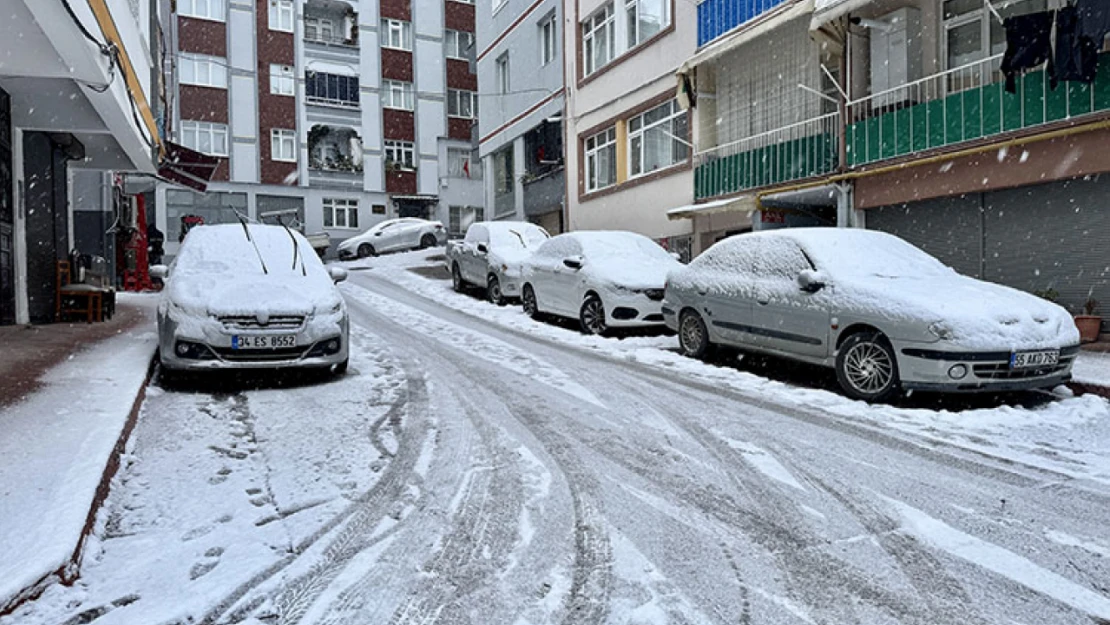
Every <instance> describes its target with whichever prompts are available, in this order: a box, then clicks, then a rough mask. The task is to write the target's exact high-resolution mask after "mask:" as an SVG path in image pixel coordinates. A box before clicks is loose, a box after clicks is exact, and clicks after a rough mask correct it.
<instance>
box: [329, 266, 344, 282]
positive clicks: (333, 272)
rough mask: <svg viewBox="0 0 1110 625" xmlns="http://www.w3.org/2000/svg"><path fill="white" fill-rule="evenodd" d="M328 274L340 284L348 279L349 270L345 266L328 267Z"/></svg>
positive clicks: (333, 280)
mask: <svg viewBox="0 0 1110 625" xmlns="http://www.w3.org/2000/svg"><path fill="white" fill-rule="evenodd" d="M328 275H329V276H331V281H332V282H334V283H336V284H339V283H340V282H343V281H344V280H346V279H347V270H346V269H344V268H343V267H328Z"/></svg>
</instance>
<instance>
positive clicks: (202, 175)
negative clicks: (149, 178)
mask: <svg viewBox="0 0 1110 625" xmlns="http://www.w3.org/2000/svg"><path fill="white" fill-rule="evenodd" d="M165 147H166V155H165V157H164V158H163V159H162V163H161V164H160V165H159V166H158V177H159V178H164V179H166V180H169V181H170V182H176V183H177V184H180V185H184V186H186V187H189V188H190V189H195V190H197V191H200V192H201V193H204V192H205V191H207V190H208V183H209V182H210V181H211V180H212V176H214V175H215V174H216V168H217V167H219V166H220V159H219V158H217V157H215V156H208V155H207V154H201V153H200V152H197V151H196V150H190V149H189V148H187V147H185V146H183V145H179V144H177V143H174V142H172V141H166V142H165Z"/></svg>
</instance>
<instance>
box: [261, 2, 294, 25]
mask: <svg viewBox="0 0 1110 625" xmlns="http://www.w3.org/2000/svg"><path fill="white" fill-rule="evenodd" d="M269 2H270V19H269V20H268V24H269V27H270V30H276V31H279V32H283V33H291V32H293V23H294V21H295V19H296V9H295V8H294V7H293V0H269Z"/></svg>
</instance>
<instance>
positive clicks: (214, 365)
mask: <svg viewBox="0 0 1110 625" xmlns="http://www.w3.org/2000/svg"><path fill="white" fill-rule="evenodd" d="M151 274H152V275H153V276H154V277H160V278H162V279H164V280H165V281H166V287H165V289H164V290H163V292H162V299H161V301H160V302H159V305H158V356H159V359H160V361H161V366H162V370H163V373H169V374H172V373H174V372H180V371H205V370H213V369H281V368H287V367H304V368H317V369H330V370H331V371H332V372H334V373H336V374H341V373H343V372H344V371H346V369H347V363H348V349H349V347H348V345H349V341H348V317H347V305H346V303H345V302H344V300H343V297H342V295H341V294H340V292H339V289H338V288H337V287H336V284H337V283H338V282H341V281H343V280H345V279H346V278H347V271H346V270H345V269H343V268H341V267H330V268H329V267H326V266H325V265H324V264H323V262H321V260H320V259H319V258H318V257H317V256H316V254H313V253H312V248H311V246H310V245H309V243H308V240H307V239H305V237H304V235H302V234H301V233H299V232H295V231H293V230H291V229H289V228H286V227H283V226H272V225H261V224H248V223H245V222H243V223H239V224H221V225H211V226H197V227H196V228H193V229H192V230H190V231H189V234H188V235H186V237H185V240H184V242H183V243H182V245H181V250H180V252H179V253H178V255H177V257H176V258H175V259H174V261H173V264H172V265H170V266H169V267H166V266H155V267H152V268H151Z"/></svg>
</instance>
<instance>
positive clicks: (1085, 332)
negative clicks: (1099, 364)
mask: <svg viewBox="0 0 1110 625" xmlns="http://www.w3.org/2000/svg"><path fill="white" fill-rule="evenodd" d="M1075 327H1077V328H1079V340H1080V342H1083V343H1094V342H1095V341H1097V340H1098V333H1099V330H1101V329H1102V317H1095V316H1093V315H1076V316H1075Z"/></svg>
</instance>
